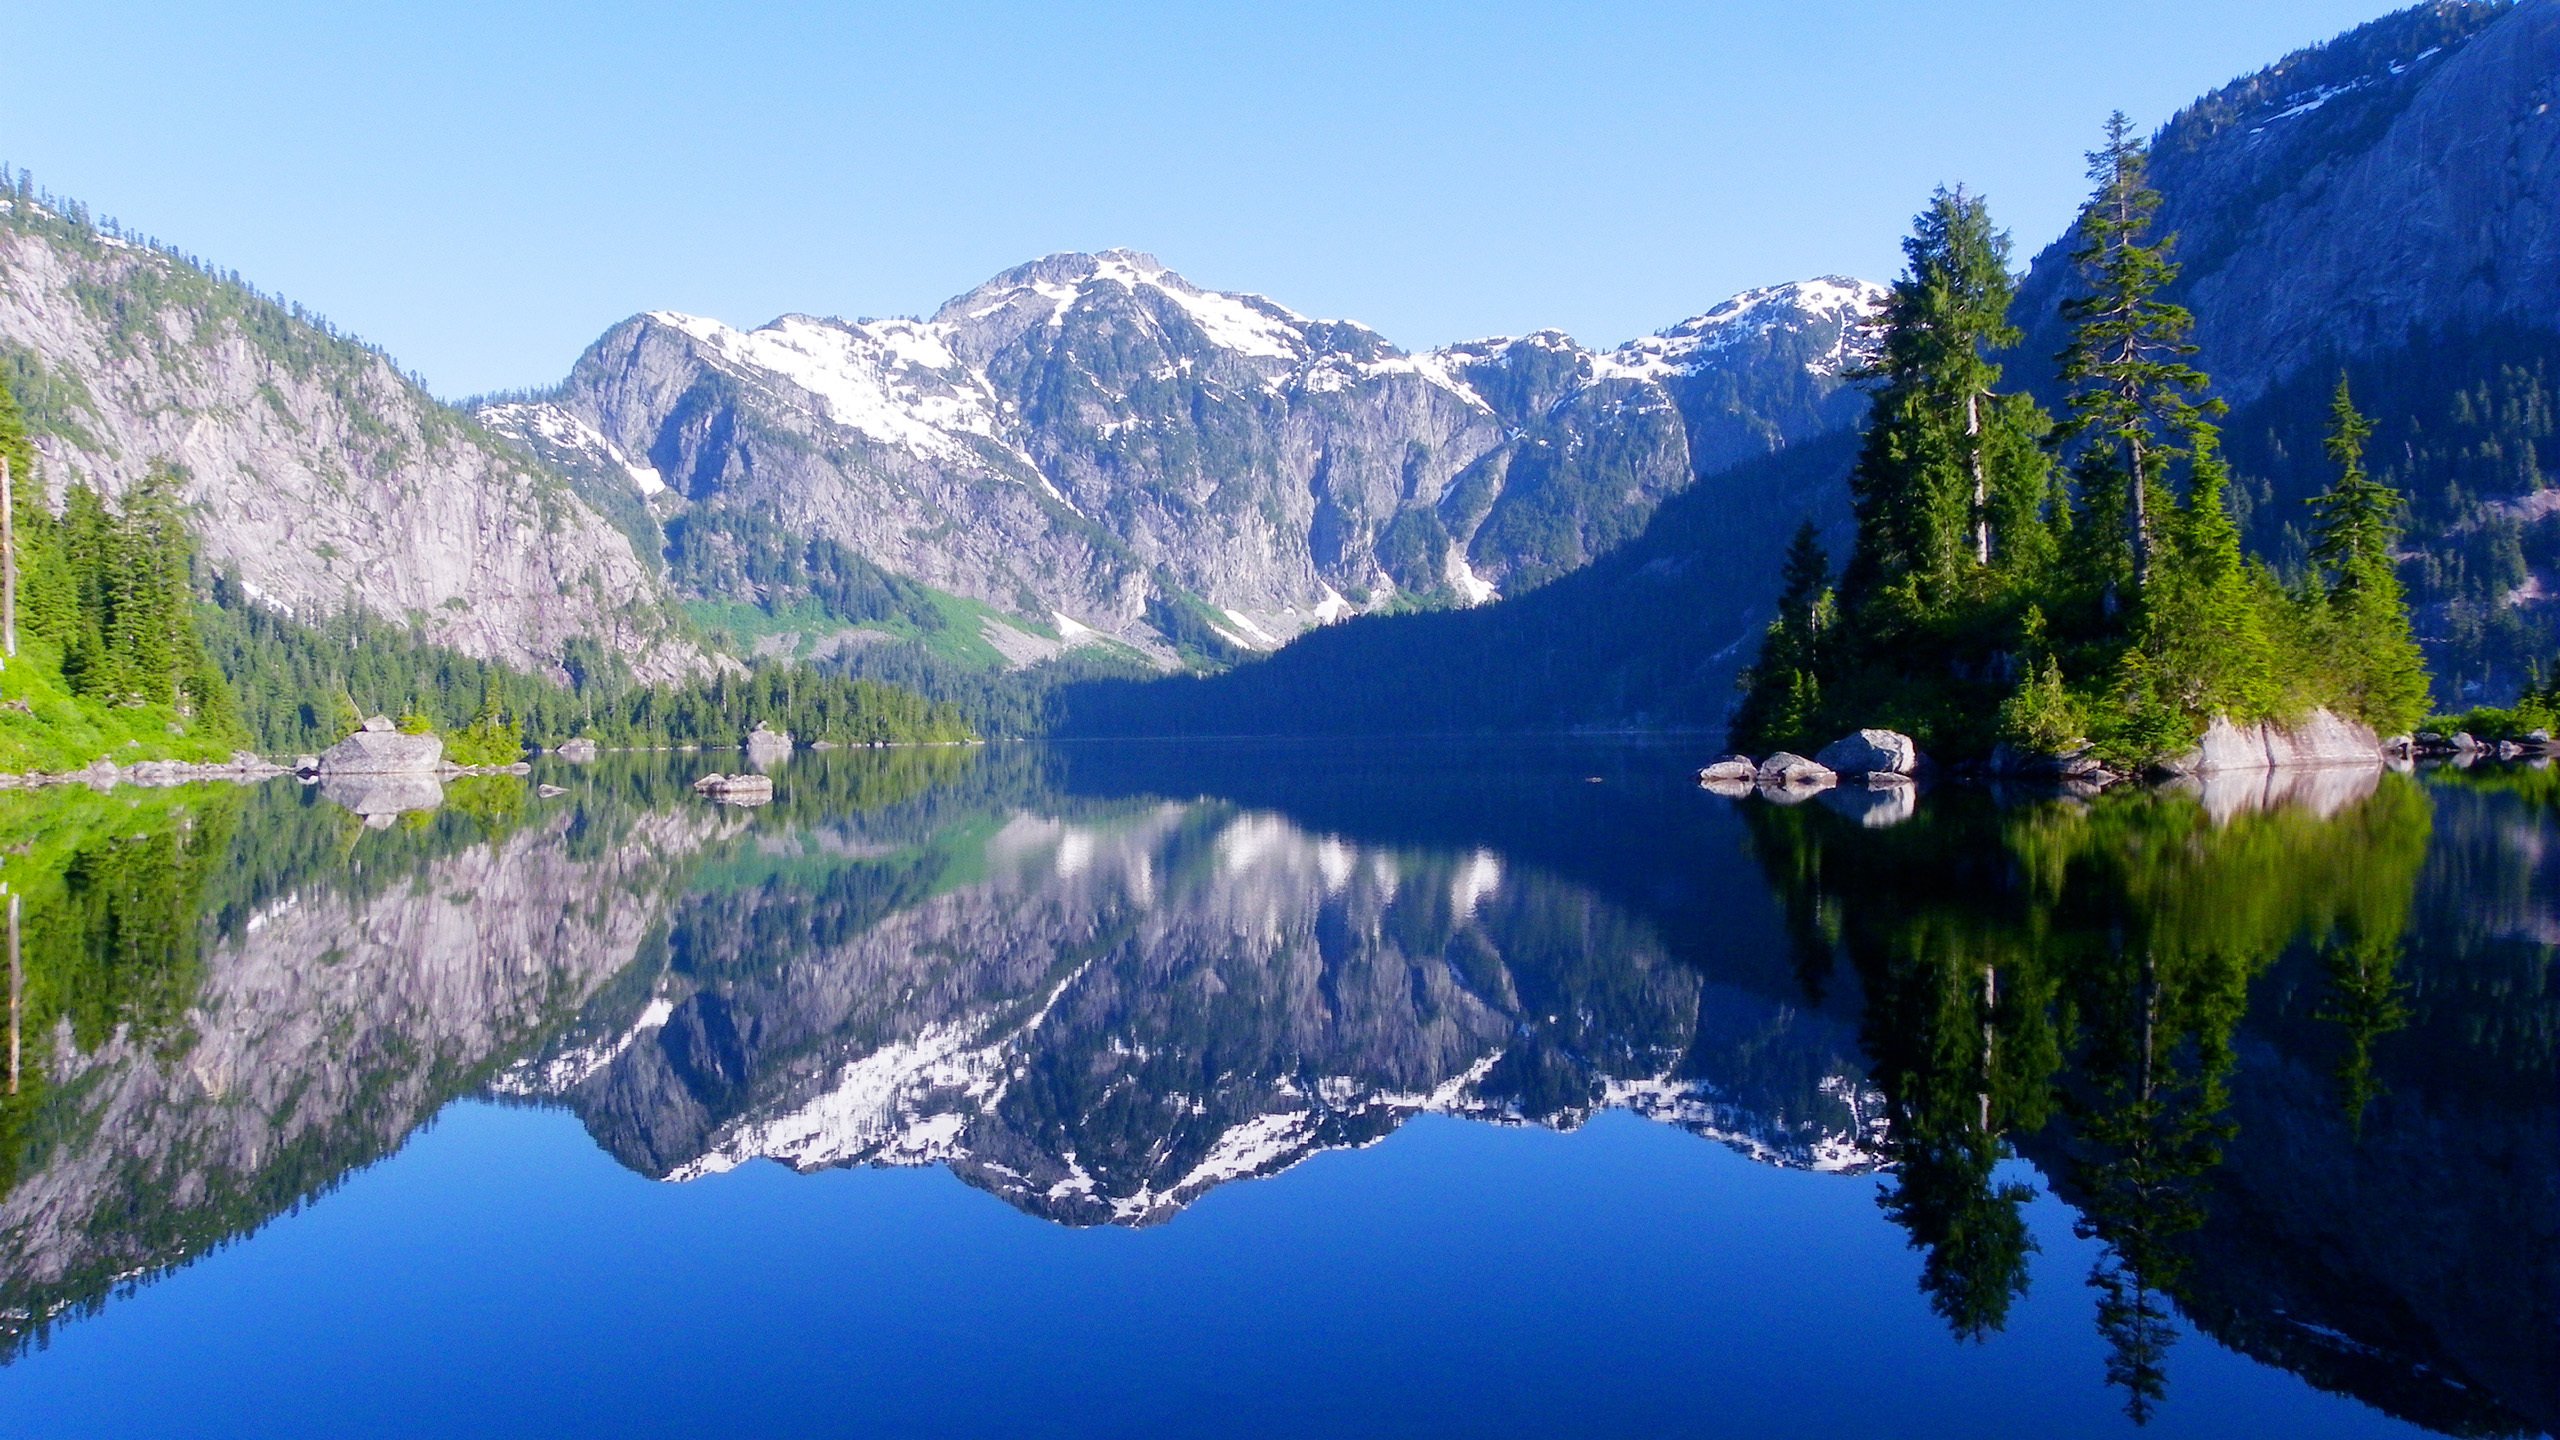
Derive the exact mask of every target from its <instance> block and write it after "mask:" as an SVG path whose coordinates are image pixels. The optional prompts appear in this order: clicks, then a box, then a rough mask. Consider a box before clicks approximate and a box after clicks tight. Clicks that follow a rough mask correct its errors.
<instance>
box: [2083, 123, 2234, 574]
mask: <svg viewBox="0 0 2560 1440" xmlns="http://www.w3.org/2000/svg"><path fill="white" fill-rule="evenodd" d="M2148 170H2149V153H2148V146H2147V144H2146V143H2145V142H2144V141H2143V140H2142V139H2140V138H2139V137H2138V136H2136V135H2135V134H2134V131H2133V122H2132V121H2130V120H2128V119H2126V118H2125V116H2124V113H2123V112H2122V111H2118V112H2117V113H2116V114H2114V115H2112V116H2110V117H2109V118H2108V120H2107V138H2106V144H2105V145H2103V146H2102V147H2100V148H2099V149H2097V150H2095V151H2093V152H2091V153H2090V156H2089V178H2090V179H2091V180H2093V181H2095V182H2096V184H2097V190H2096V193H2095V194H2093V195H2092V196H2091V197H2090V200H2089V203H2088V205H2087V206H2086V207H2084V208H2083V209H2082V210H2081V212H2080V219H2079V223H2078V227H2077V228H2078V232H2079V235H2080V242H2081V243H2080V248H2079V249H2077V250H2075V251H2073V252H2072V256H2071V258H2072V262H2073V263H2074V264H2075V265H2077V266H2078V267H2079V269H2080V272H2081V275H2082V276H2083V278H2084V280H2085V281H2086V283H2087V286H2088V293H2086V294H2084V295H2079V296H2075V297H2073V298H2072V299H2070V300H2067V301H2065V302H2064V303H2063V314H2064V316H2065V317H2066V318H2068V319H2069V320H2070V321H2071V322H2072V327H2073V328H2072V335H2071V343H2070V345H2069V347H2068V348H2067V349H2065V350H2064V351H2063V353H2062V356H2061V363H2062V378H2063V381H2064V382H2065V384H2066V385H2067V386H2068V387H2069V390H2070V414H2069V416H2068V418H2067V419H2065V420H2064V422H2063V424H2062V426H2061V429H2060V438H2061V439H2062V440H2063V441H2064V442H2065V443H2066V444H2069V445H2072V446H2073V447H2074V448H2075V449H2076V452H2077V457H2076V462H2075V464H2074V466H2073V478H2074V480H2075V482H2076V483H2077V485H2078V488H2079V490H2080V494H2081V497H2082V503H2083V506H2084V509H2085V514H2084V516H2083V520H2084V523H2083V524H2082V525H2080V526H2079V527H2078V531H2077V535H2078V538H2079V540H2080V546H2079V554H2078V569H2079V571H2080V575H2081V578H2082V580H2083V582H2084V584H2085V585H2086V586H2087V587H2088V588H2089V589H2090V590H2091V591H2092V592H2093V593H2094V595H2095V596H2096V598H2097V600H2098V603H2099V607H2100V609H2101V610H2102V611H2103V612H2104V613H2106V614H2113V613H2114V612H2115V610H2116V607H2117V606H2118V605H2119V604H2120V603H2121V602H2122V601H2123V600H2124V599H2126V598H2129V596H2128V592H2131V593H2138V592H2139V591H2140V590H2141V589H2142V587H2143V586H2144V585H2145V584H2147V583H2148V582H2149V580H2150V576H2151V566H2152V560H2153V556H2154V552H2155V550H2156V549H2157V542H2158V540H2159V530H2160V529H2161V512H2162V510H2163V509H2164V507H2165V504H2166V502H2167V496H2168V493H2169V488H2170V470H2171V466H2172V465H2173V464H2174V463H2175V462H2176V461H2177V460H2178V459H2179V458H2180V457H2181V456H2182V455H2184V454H2186V453H2187V452H2188V451H2189V450H2190V449H2191V448H2192V447H2193V445H2194V442H2195V436H2196V434H2197V432H2198V430H2199V429H2200V428H2201V427H2203V426H2205V425H2206V424H2207V423H2209V422H2208V419H2207V417H2208V416H2209V415H2212V414H2218V413H2220V410H2221V402H2220V401H2215V400H2206V401H2199V400H2197V399H2195V398H2194V397H2195V396H2196V395H2197V394H2200V393H2201V392H2202V391H2203V390H2204V388H2205V384H2206V381H2205V377H2204V374H2203V372H2201V371H2199V370H2197V369H2196V368H2195V367H2194V366H2193V365H2190V364H2188V363H2187V357H2189V356H2191V355H2193V354H2195V353H2196V347H2195V346H2194V345H2192V344H2190V343H2189V342H2188V340H2187V336H2188V334H2189V332H2191V331H2192V330H2193V329H2194V328H2195V317H2194V316H2193V315H2191V314H2189V313H2188V312H2187V311H2186V310H2185V309H2184V308H2183V307H2181V306H2177V305H2172V304H2169V303H2168V302H2166V301H2164V300H2161V299H2160V298H2159V292H2160V290H2161V289H2162V287H2164V286H2166V285H2168V284H2169V283H2170V282H2171V281H2173V280H2175V279H2176V278H2177V275H2178V267H2177V266H2176V265H2175V264H2173V263H2171V262H2170V259H2169V252H2170V249H2171V247H2172V245H2173V244H2174V241H2175V237H2174V236H2173V237H2170V238H2169V239H2166V240H2162V241H2160V242H2158V243H2157V244H2145V243H2143V242H2144V239H2145V237H2147V236H2148V235H2149V234H2150V230H2151V222H2152V218H2153V216H2154V214H2155V213H2156V212H2157V211H2158V210H2159V208H2160V192H2158V191H2157V190H2154V189H2152V188H2151V186H2150V183H2149V180H2148Z"/></svg>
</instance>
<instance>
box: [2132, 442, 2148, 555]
mask: <svg viewBox="0 0 2560 1440" xmlns="http://www.w3.org/2000/svg"><path fill="white" fill-rule="evenodd" d="M2132 455H2133V475H2132V479H2131V483H2132V485H2133V588H2134V590H2135V591H2136V592H2137V593H2138V592H2140V591H2141V590H2142V589H2143V588H2145V587H2146V586H2148V585H2149V584H2150V583H2151V495H2150V491H2151V486H2150V483H2149V482H2148V481H2146V480H2145V479H2144V478H2143V474H2142V439H2141V437H2140V436H2136V437H2134V439H2133V442H2132Z"/></svg>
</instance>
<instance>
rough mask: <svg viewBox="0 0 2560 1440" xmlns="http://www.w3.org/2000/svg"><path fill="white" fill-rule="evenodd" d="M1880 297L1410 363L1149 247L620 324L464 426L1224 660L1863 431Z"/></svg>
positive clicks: (635, 484)
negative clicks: (1189, 276) (939, 290)
mask: <svg viewBox="0 0 2560 1440" xmlns="http://www.w3.org/2000/svg"><path fill="white" fill-rule="evenodd" d="M1880 293H1881V292H1880V291H1879V290H1878V288H1877V287H1875V286H1872V285H1869V284H1866V283H1864V282H1858V281H1850V280H1836V279H1833V280H1817V281H1807V282H1803V283H1800V284H1794V285H1785V286H1779V287H1776V288H1773V289H1769V290H1761V291H1754V292H1750V293H1748V294H1745V295H1742V296H1738V297H1736V298H1734V299H1733V300H1731V301H1729V302H1727V303H1726V304H1724V305H1721V306H1719V307H1717V308H1716V309H1714V310H1711V311H1709V312H1708V313H1707V314H1704V315H1701V316H1698V317H1696V318H1695V319H1692V320H1688V321H1684V322H1682V323H1681V324H1679V325H1675V326H1673V327H1671V328H1670V329H1668V330H1665V331H1663V332H1662V333H1661V334H1659V335H1654V336H1649V337H1646V338H1645V339H1642V340H1638V341H1635V342H1633V343H1631V344H1628V345H1624V346H1620V347H1618V348H1617V349H1614V350H1609V351H1592V350H1588V349H1585V348H1583V347H1582V346H1579V345H1577V344H1576V343H1574V342H1573V341H1572V340H1571V339H1570V338H1568V337H1566V336H1564V335H1562V334H1560V333H1557V332H1553V331H1543V332H1540V333H1537V334H1533V335H1529V336H1525V337H1520V338H1516V339H1502V340H1484V341H1476V342H1471V343H1468V344H1462V345H1454V346H1450V347H1447V348H1445V349H1440V350H1434V351H1429V352H1425V353H1421V354H1408V353H1406V352H1404V351H1401V350H1398V349H1397V348H1395V347H1394V346H1392V345H1390V344H1388V343H1387V341H1386V340H1384V339H1383V338H1381V337H1380V336H1379V335H1377V334H1376V333H1375V332H1373V331H1371V330H1368V329H1366V328H1364V327H1362V326H1360V325H1357V324H1353V323H1350V322H1345V321H1323V320H1311V319H1308V318H1307V317H1305V316H1303V315H1300V314H1298V313H1296V312H1295V311H1292V310H1289V309H1287V308H1286V307H1284V306H1281V305H1278V304H1275V303H1273V302H1272V301H1269V300H1266V299H1264V298H1262V297H1260V296H1255V295H1239V294H1224V293H1218V292H1213V291H1206V290H1202V289H1201V288H1199V287H1198V286H1195V285H1193V284H1191V283H1190V282H1189V281H1187V280H1185V279H1183V278H1182V277H1181V276H1180V275H1178V274H1175V273H1174V272H1173V271H1171V270H1168V269H1166V268H1165V267H1164V266H1163V265H1161V264H1159V263H1158V262H1156V261H1155V260H1154V259H1152V258H1150V257H1148V256H1146V255H1142V254H1137V253H1135V252H1131V251H1121V250H1115V251H1107V252H1104V253H1101V254H1092V255H1087V254H1064V255H1052V256H1049V257H1047V258H1045V259H1042V260H1038V261H1035V262H1033V263H1031V264H1028V265H1024V266H1021V267H1019V268H1017V269H1014V270H1010V271H1007V272H1005V273H1004V274H1002V275H999V276H997V277H995V278H994V279H992V280H990V281H988V282H987V283H986V284H984V285H981V286H979V287H978V288H977V289H975V290H972V291H970V292H969V293H967V294H965V295H962V296H960V297H958V298H957V299H954V300H952V301H951V302H949V303H948V304H946V305H944V306H943V307H942V308H941V310H939V311H938V312H937V313H936V314H935V315H934V316H933V317H932V318H930V319H927V320H880V321H856V322H848V321H843V320H835V319H822V318H815V317H810V316H803V315H791V316H785V317H783V318H781V319H779V320H776V321H774V322H773V323H771V324H769V325H766V326H764V327H762V328H760V329H756V330H751V331H742V330H737V329H734V328H732V327H730V326H728V325H725V324H722V323H720V322H718V321H715V320H706V319H702V318H699V317H695V316H689V315H681V314H676V313H673V312H665V311H660V312H653V313H650V314H647V315H641V316H637V317H634V318H633V319H631V320H628V321H625V322H623V323H622V324H620V325H617V326H615V327H614V328H613V329H612V330H611V331H609V332H607V333H606V335H605V336H604V337H603V338H602V339H600V340H599V341H597V342H596V344H595V345H594V346H593V347H592V348H590V349H589V350H588V351H587V353H586V354H585V355H584V356H582V357H581V358H580V359H579V361H578V362H577V365H576V366H575V368H574V369H573V370H572V371H571V373H570V375H569V377H568V379H567V380H566V381H565V382H563V384H562V385H561V386H559V387H558V388H557V389H556V390H555V391H553V392H551V393H549V394H547V395H545V396H541V397H538V398H535V399H531V400H516V401H508V402H499V403H492V404H488V405H484V406H483V407H481V409H480V411H479V414H480V416H481V418H482V419H483V420H484V421H485V422H486V423H488V424H489V425H490V426H491V427H492V428H496V429H500V430H504V431H506V432H508V433H510V434H513V435H516V436H519V437H521V438H523V439H524V440H525V442H526V443H527V444H529V445H533V446H535V447H537V448H539V449H540V450H541V451H542V452H543V453H544V454H545V455H546V456H547V457H549V458H552V459H554V460H555V461H556V462H557V463H559V464H561V465H562V466H563V468H564V469H568V470H571V471H572V472H573V473H576V474H580V475H582V476H585V477H587V484H588V485H589V486H590V492H589V493H598V492H601V491H604V490H609V489H615V488H619V490H620V491H621V493H622V494H623V495H624V496H625V497H627V501H626V504H627V505H628V507H629V509H628V513H629V514H630V515H631V516H632V517H633V519H632V524H633V525H634V528H635V533H639V531H638V528H637V527H639V526H641V525H645V524H646V523H647V522H648V520H649V519H656V520H664V519H667V518H668V517H671V516H673V515H675V514H677V513H678V512H680V511H686V510H691V511H693V512H694V513H695V514H696V515H700V514H702V513H704V512H707V511H742V512H756V513H760V514H762V515H765V516H768V517H770V518H771V519H772V520H774V521H777V522H778V523H779V525H780V526H781V528H782V529H783V531H784V532H786V533H789V534H793V535H807V536H820V537H825V538H828V539H832V540H834V541H836V542H838V543H839V544H841V545H843V546H845V547H847V548H848V549H850V550H851V551H853V552H854V553H855V554H857V555H859V556H861V557H863V558H864V559H866V560H869V561H870V562H872V563H874V564H877V565H879V566H881V567H882V568H884V569H887V570H889V571H892V572H895V573H897V574H900V575H904V576H908V577H912V578H914V579H917V580H920V581H923V582H924V583H926V584H928V585H932V586H935V587H937V588H940V589H943V590H947V591H950V592H953V593H956V594H959V595H962V596H967V597H970V598H972V599H975V600H977V601H980V602H983V603H984V604H986V605H989V606H993V607H995V608H996V609H998V610H1001V611H1004V612H1009V613H1010V614H1011V615H1012V616H1014V617H1017V618H1019V619H1020V620H1022V621H1023V622H1024V624H1025V625H1026V626H1028V627H1031V628H1034V629H1038V630H1040V631H1041V632H1042V633H1044V634H1046V635H1049V636H1052V637H1056V638H1059V639H1062V640H1064V641H1066V642H1069V643H1072V642H1074V641H1076V640H1078V639H1082V638H1088V637H1090V636H1093V635H1109V636H1114V637H1118V638H1121V639H1123V640H1126V641H1129V642H1131V643H1133V644H1136V645H1137V646H1139V647H1140V648H1142V649H1147V650H1150V651H1152V652H1154V653H1156V654H1157V655H1159V656H1160V657H1170V656H1171V655H1172V654H1173V653H1174V652H1175V651H1177V650H1180V649H1183V648H1185V647H1188V646H1193V645H1195V643H1196V647H1197V649H1199V650H1205V651H1209V652H1212V653H1213V654H1215V653H1220V652H1223V654H1225V655H1232V654H1234V653H1241V652H1246V651H1253V650H1265V649H1271V648H1275V647H1276V646H1278V645H1280V644H1281V643H1283V642H1285V641H1286V640H1288V639H1289V638H1290V637H1292V636H1293V635H1295V634H1297V633H1299V632H1300V631H1302V630H1304V629H1306V628H1307V627H1309V626H1311V625H1315V624H1318V623H1322V622H1325V621H1328V620H1333V619H1337V618H1340V617H1342V616H1344V615H1346V614H1349V613H1351V612H1353V611H1356V610H1363V609H1377V608H1393V607H1404V606H1411V605H1421V606H1439V605H1447V604H1453V603H1476V602H1481V601H1484V600H1489V599H1492V598H1494V597H1495V596H1496V595H1499V594H1503V593H1509V592H1513V591H1517V590H1521V589H1525V588H1530V587H1534V586H1536V585H1538V584H1541V583H1543V582H1545V581H1546V580H1549V579H1552V578H1554V577H1555V576H1558V575H1561V574H1564V573H1566V572H1568V571H1571V570H1573V569H1575V568H1578V567H1579V566H1581V565H1582V564H1584V563H1586V562H1587V561H1589V560H1590V559H1591V558H1593V557H1594V556H1596V555H1598V554H1600V553H1602V552H1604V551H1606V550H1608V549H1609V548H1611V547H1613V546H1614V545H1616V544H1617V543H1619V542H1620V541H1622V540H1624V539H1626V538H1628V537H1629V536H1632V535H1633V534H1635V533H1636V531H1637V530H1639V529H1640V528H1641V527H1642V526H1643V524H1644V522H1645V520H1646V519H1647V518H1648V517H1649V516H1650V515H1651V514H1652V512H1653V509H1654V508H1655V506H1657V505H1658V504H1659V503H1660V502H1661V501H1662V500H1663V499H1664V498H1666V497H1667V496H1669V495H1672V494H1675V493H1677V492H1679V491H1681V490H1683V489H1686V488H1687V487H1688V486H1689V485H1690V484H1691V483H1692V482H1693V481H1694V480H1695V479H1696V478H1697V477H1698V476H1700V475H1704V474H1711V473H1715V472H1717V471H1720V470H1722V469H1725V468H1728V467H1730V466H1731V465H1733V464H1734V463H1736V462H1737V461H1740V460H1743V459H1746V458H1749V457H1753V456H1759V455H1764V454H1767V453H1768V452H1769V451H1771V450H1772V449H1774V448H1777V447H1779V446H1782V445H1785V444H1787V443H1789V442H1791V441H1794V440H1796V439H1799V438H1802V437H1804V436H1807V435H1812V434H1817V433H1821V432H1823V431H1826V430H1831V429H1836V428H1838V427H1840V426H1843V425H1845V424H1848V423H1850V421H1851V420H1853V419H1854V417H1855V413H1856V410H1857V407H1858V403H1859V402H1858V399H1857V396H1856V395H1855V394H1854V393H1853V392H1852V391H1851V390H1850V389H1849V388H1848V387H1847V386H1845V385H1844V384H1843V381H1842V375H1843V373H1844V372H1845V371H1847V370H1848V369H1850V368H1852V367H1853V366H1854V365H1855V364H1856V363H1857V362H1858V361H1859V360H1860V359H1862V358H1863V355H1864V353H1865V351H1864V346H1865V344H1866V338H1867V337H1866V335H1865V332H1864V330H1863V327H1862V325H1861V323H1860V322H1861V321H1862V320H1863V319H1864V318H1865V317H1866V316H1867V314H1868V313H1869V312H1870V311H1871V309H1872V308H1873V306H1874V304H1875V303H1876V300H1877V298H1878V297H1879V295H1880ZM642 511H645V512H647V513H646V518H642V517H641V512H642ZM729 598H745V599H751V600H752V599H755V598H757V597H756V596H753V595H743V596H732V597H729Z"/></svg>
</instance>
